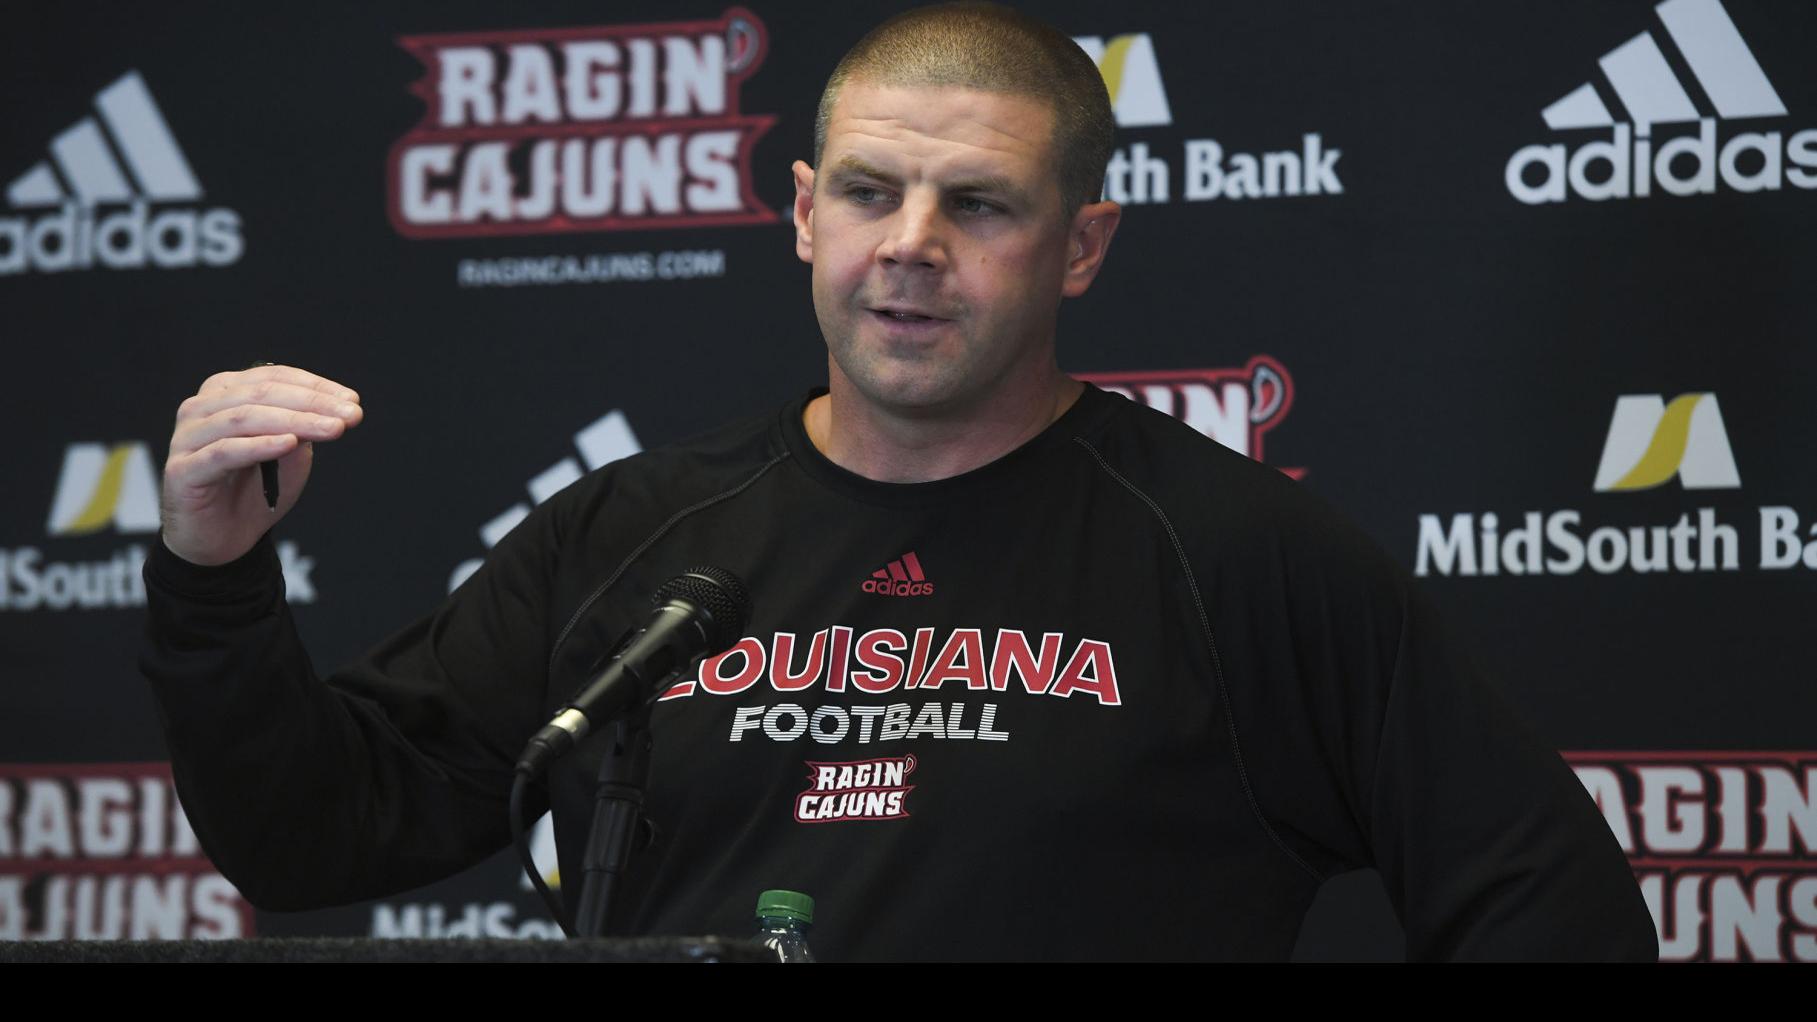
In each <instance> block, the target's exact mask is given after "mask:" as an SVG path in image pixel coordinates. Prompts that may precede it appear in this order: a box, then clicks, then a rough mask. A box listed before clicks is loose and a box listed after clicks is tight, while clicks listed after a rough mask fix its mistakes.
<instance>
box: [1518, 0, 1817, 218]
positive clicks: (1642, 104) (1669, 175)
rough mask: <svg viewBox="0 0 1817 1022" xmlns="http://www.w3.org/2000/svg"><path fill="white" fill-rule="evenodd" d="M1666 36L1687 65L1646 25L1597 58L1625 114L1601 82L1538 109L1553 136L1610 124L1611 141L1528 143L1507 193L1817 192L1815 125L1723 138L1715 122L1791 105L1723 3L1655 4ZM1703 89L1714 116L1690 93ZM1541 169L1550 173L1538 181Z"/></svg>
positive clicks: (1546, 196)
mask: <svg viewBox="0 0 1817 1022" xmlns="http://www.w3.org/2000/svg"><path fill="white" fill-rule="evenodd" d="M1654 13H1655V14H1657V15H1658V16H1659V20H1660V23H1661V24H1663V25H1664V26H1665V34H1664V36H1663V39H1665V40H1666V41H1668V42H1669V44H1670V46H1671V47H1672V48H1674V49H1675V50H1676V51H1677V55H1678V56H1679V57H1680V58H1681V59H1682V61H1683V64H1684V66H1685V67H1686V68H1687V69H1688V71H1689V74H1688V76H1686V77H1688V80H1689V81H1688V82H1687V81H1686V79H1685V78H1681V76H1680V74H1679V73H1678V72H1676V71H1674V70H1673V65H1672V62H1671V60H1670V58H1668V56H1667V53H1666V50H1665V49H1662V48H1661V38H1662V37H1660V36H1658V35H1656V34H1655V33H1654V32H1651V31H1646V32H1641V33H1640V34H1638V35H1636V36H1634V37H1633V38H1631V39H1629V40H1628V41H1627V42H1625V43H1622V44H1621V45H1620V46H1617V47H1615V48H1614V49H1613V50H1610V51H1609V52H1607V53H1605V54H1603V56H1602V57H1601V58H1600V59H1599V60H1598V61H1597V64H1598V66H1599V67H1601V68H1602V72H1603V76H1604V78H1605V79H1606V80H1607V86H1608V89H1609V94H1610V95H1611V96H1612V97H1613V98H1614V100H1615V101H1616V102H1617V104H1618V105H1619V106H1620V107H1621V108H1622V110H1624V111H1625V112H1626V115H1627V118H1628V120H1626V121H1618V120H1617V119H1616V118H1615V115H1614V114H1612V113H1611V112H1610V110H1609V104H1608V103H1606V102H1605V101H1604V100H1605V95H1604V93H1603V92H1601V91H1599V90H1598V88H1597V83H1596V82H1594V81H1590V82H1585V83H1584V84H1582V85H1580V86H1578V87H1577V88H1575V89H1573V90H1571V91H1570V92H1569V93H1567V94H1566V95H1565V96H1564V97H1563V98H1561V99H1559V100H1557V101H1556V102H1554V103H1552V104H1551V105H1549V106H1547V107H1545V109H1543V110H1542V111H1541V112H1540V116H1541V119H1543V120H1544V121H1545V122H1546V126H1547V127H1548V128H1551V129H1553V130H1555V131H1571V130H1580V129H1592V128H1607V129H1610V131H1611V136H1610V138H1609V140H1608V141H1595V142H1588V143H1585V144H1584V145H1581V146H1579V147H1578V148H1577V149H1575V150H1574V151H1571V152H1569V153H1567V150H1566V147H1565V146H1564V145H1562V144H1553V145H1530V146H1527V147H1525V148H1523V149H1521V150H1520V151H1518V152H1516V153H1515V154H1514V156H1513V158H1511V159H1510V160H1509V161H1508V166H1507V170H1506V175H1505V177H1506V183H1507V186H1508V191H1509V192H1510V193H1511V194H1512V195H1513V196H1514V197H1515V198H1517V199H1519V200H1521V201H1522V202H1526V203H1530V204H1535V205H1537V204H1540V203H1545V202H1563V201H1564V200H1565V199H1566V198H1567V197H1568V196H1569V195H1571V194H1576V195H1577V196H1578V197H1580V198H1585V199H1590V200H1592V201H1600V200H1603V199H1627V198H1646V197H1647V196H1649V195H1652V194H1653V190H1654V187H1655V186H1657V187H1658V188H1659V190H1660V191H1662V192H1664V193H1667V194H1670V195H1696V194H1711V193H1713V192H1715V191H1716V189H1717V185H1718V182H1720V183H1721V184H1723V185H1726V186H1727V187H1729V188H1731V189H1733V190H1735V191H1738V192H1759V191H1779V190H1780V189H1781V188H1783V187H1784V186H1785V185H1787V184H1790V185H1792V186H1793V187H1795V188H1803V189H1812V188H1817V130H1805V131H1799V132H1797V133H1796V134H1793V135H1791V137H1790V138H1785V137H1783V136H1782V133H1781V132H1779V131H1769V132H1742V133H1739V134H1735V135H1734V136H1733V137H1731V138H1729V139H1727V140H1726V141H1724V142H1723V144H1722V145H1721V146H1720V148H1719V147H1718V145H1717V137H1716V122H1717V120H1718V119H1720V120H1723V121H1732V120H1740V119H1749V118H1763V117H1784V116H1786V115H1787V111H1786V106H1785V101H1784V100H1782V99H1781V98H1780V96H1779V92H1778V91H1777V90H1776V89H1774V88H1773V83H1772V82H1771V81H1770V80H1769V79H1768V78H1767V73H1766V70H1765V69H1764V68H1762V67H1761V65H1760V61H1759V60H1758V59H1757V58H1756V57H1755V56H1754V52H1753V51H1752V50H1750V49H1749V48H1748V44H1747V42H1746V41H1745V40H1743V39H1742V36H1741V31H1740V29H1738V28H1736V27H1735V22H1734V20H1733V19H1731V18H1730V17H1729V12H1728V11H1727V10H1725V9H1724V8H1723V6H1722V3H1721V0H1665V2H1664V3H1661V4H1659V5H1658V6H1657V7H1655V8H1654ZM1687 84H1690V85H1694V86H1695V87H1696V89H1697V90H1698V91H1699V92H1701V93H1702V95H1703V97H1704V100H1705V103H1706V105H1707V109H1711V110H1714V111H1715V114H1716V116H1715V117H1708V116H1705V115H1704V113H1703V111H1702V110H1701V109H1700V108H1699V105H1698V102H1697V100H1695V99H1693V98H1692V94H1691V92H1690V90H1689V89H1687ZM1662 124H1696V125H1697V126H1698V130H1697V134H1695V135H1680V136H1678V137H1674V138H1670V139H1665V140H1659V139H1655V138H1654V137H1653V127H1654V125H1662ZM1541 174H1543V177H1542V176H1541Z"/></svg>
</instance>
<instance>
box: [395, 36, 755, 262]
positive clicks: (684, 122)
mask: <svg viewBox="0 0 1817 1022" xmlns="http://www.w3.org/2000/svg"><path fill="white" fill-rule="evenodd" d="M398 43H399V44H400V45H401V46H403V48H404V49H406V50H408V51H409V52H410V54H411V55H412V56H414V57H415V58H416V59H417V60H419V61H421V62H422V64H423V66H424V68H426V69H427V74H425V76H424V77H423V78H422V79H421V80H420V81H418V82H417V83H416V85H415V86H414V87H413V89H412V91H413V92H414V93H415V94H416V95H417V96H419V97H421V99H422V100H423V102H424V104H426V105H427V107H428V110H427V112H426V113H425V114H424V116H423V119H422V121H421V122H419V123H418V124H417V126H416V127H414V128H412V129H411V130H410V131H409V132H408V133H407V134H405V135H404V136H403V137H402V138H401V139H399V140H398V141H397V143H396V144H395V145H393V146H392V149H391V156H390V165H389V170H388V171H387V175H386V176H387V182H388V184H387V188H388V191H389V193H390V194H389V198H390V212H391V223H392V225H393V226H394V227H395V228H396V229H397V231H398V233H399V234H402V235H404V236H405V237H409V238H458V237H475V236H493V235H505V234H553V233H563V232H573V231H612V230H641V229H645V228H652V227H703V226H709V225H720V226H723V225H730V224H766V223H772V222H774V221H776V220H777V219H778V217H777V214H776V212H775V211H774V210H772V209H770V208H769V207H767V206H765V205H764V204H763V203H762V202H760V201H758V199H757V196H756V193H755V192H754V191H753V189H752V176H751V154H752V150H753V149H754V147H755V146H756V144H757V140H758V139H759V138H760V137H762V135H763V134H764V133H765V132H766V131H768V130H769V129H770V127H771V126H772V125H774V124H775V123H776V118H775V117H774V116H772V115H750V114H745V113H742V112H740V109H739V89H740V87H741V86H742V85H743V83H744V81H745V80H746V79H747V78H749V77H750V76H751V75H752V74H753V73H754V72H756V70H757V69H758V67H759V66H761V65H762V63H763V58H764V55H765V53H766V50H767V40H766V36H765V32H764V27H763V23H762V22H760V21H758V20H757V17H756V16H755V15H753V14H751V13H750V12H749V11H746V10H744V9H742V8H732V9H730V10H728V11H726V12H725V13H724V14H722V15H721V16H720V17H719V18H718V19H716V20H711V21H689V22H673V23H669V24H659V25H612V26H603V27H594V28H555V29H527V30H514V31H494V32H463V33H454V34H448V35H425V36H406V37H403V38H400V39H399V40H398Z"/></svg>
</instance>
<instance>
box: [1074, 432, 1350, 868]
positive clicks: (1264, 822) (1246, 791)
mask: <svg viewBox="0 0 1817 1022" xmlns="http://www.w3.org/2000/svg"><path fill="white" fill-rule="evenodd" d="M1073 442H1074V443H1076V444H1078V445H1079V446H1080V447H1083V448H1085V450H1086V452H1087V453H1089V454H1090V455H1091V456H1092V460H1094V461H1096V462H1097V463H1098V467H1099V468H1101V469H1103V470H1104V473H1105V474H1106V475H1108V476H1110V477H1111V478H1112V479H1113V480H1115V481H1116V482H1117V483H1118V484H1119V485H1121V486H1122V487H1123V488H1124V489H1126V490H1128V491H1129V492H1130V493H1132V494H1134V495H1135V496H1136V499H1138V500H1140V501H1142V503H1144V504H1146V505H1148V509H1149V511H1151V512H1153V513H1154V516H1155V518H1156V519H1157V520H1158V521H1159V522H1160V523H1161V528H1162V529H1163V530H1165V531H1166V533H1167V539H1168V541H1169V542H1170V543H1172V544H1173V551H1174V556H1175V557H1176V558H1178V559H1179V562H1180V571H1181V572H1182V573H1183V574H1184V575H1185V576H1186V588H1187V589H1188V590H1189V591H1190V592H1191V593H1192V605H1193V609H1194V610H1195V611H1197V612H1198V615H1199V629H1200V631H1201V632H1202V633H1203V634H1204V636H1205V647H1206V649H1207V650H1209V651H1210V653H1211V670H1212V675H1213V680H1214V681H1215V682H1216V684H1217V688H1218V698H1219V700H1220V701H1221V702H1222V703H1223V704H1224V722H1225V725H1226V728H1227V730H1228V731H1229V733H1230V751H1231V755H1232V757H1233V758H1234V759H1235V761H1236V766H1237V780H1238V783H1239V785H1240V786H1241V787H1242V789H1243V799H1244V801H1245V802H1247V803H1248V804H1249V811H1250V813H1251V814H1252V815H1254V816H1255V818H1256V822H1257V823H1259V824H1260V825H1261V827H1262V831H1263V832H1264V833H1265V834H1267V835H1268V839H1269V840H1270V841H1272V842H1273V843H1274V846H1275V847H1276V848H1278V849H1280V851H1281V854H1283V855H1285V856H1287V858H1289V859H1291V860H1293V863H1294V865H1296V866H1298V867H1300V868H1301V869H1302V870H1305V871H1306V873H1307V874H1309V875H1310V876H1311V877H1312V878H1313V879H1314V880H1316V881H1319V882H1321V883H1322V882H1324V880H1325V876H1324V874H1322V873H1320V872H1319V871H1318V870H1316V869H1314V868H1313V867H1312V866H1311V865H1310V864H1308V863H1307V862H1306V860H1305V859H1303V858H1301V857H1300V856H1299V855H1298V854H1297V853H1295V852H1294V850H1293V849H1292V848H1289V847H1288V846H1287V842H1286V841H1284V840H1282V838H1281V836H1280V834H1279V833H1277V832H1276V831H1275V829H1274V825H1273V824H1271V823H1269V822H1268V817H1267V815H1266V814H1264V813H1263V812H1262V806H1261V803H1260V802H1258V801H1257V800H1256V796H1255V789H1254V788H1253V787H1251V786H1250V783H1249V768H1248V767H1247V766H1246V765H1245V764H1244V762H1243V747H1242V744H1241V742H1240V741H1239V740H1238V738H1237V718H1236V710H1235V707H1234V706H1233V704H1232V702H1231V699H1230V687H1229V685H1227V684H1226V683H1225V680H1224V661H1223V657H1221V656H1220V655H1219V653H1218V643H1217V639H1216V637H1215V636H1213V634H1212V631H1211V618H1210V616H1209V615H1208V614H1206V612H1205V601H1204V600H1203V599H1202V598H1201V597H1200V595H1199V583H1198V579H1197V578H1195V577H1194V575H1193V572H1192V562H1191V561H1190V560H1189V559H1188V558H1187V556H1186V547H1185V545H1184V544H1182V543H1181V542H1180V536H1179V533H1177V532H1175V531H1174V527H1173V522H1172V521H1170V520H1169V519H1168V517H1167V512H1165V511H1163V510H1162V509H1161V505H1160V504H1158V503H1156V502H1155V500H1154V498H1152V497H1150V496H1149V495H1148V494H1147V493H1145V492H1143V490H1142V489H1141V488H1139V487H1138V486H1136V484H1134V483H1132V482H1130V481H1129V480H1128V479H1126V478H1124V477H1123V474H1122V473H1120V472H1118V471H1117V470H1116V469H1114V468H1112V467H1111V466H1110V462H1108V461H1106V460H1105V458H1104V455H1102V454H1100V453H1099V452H1098V449H1097V448H1096V447H1094V446H1092V443H1091V441H1089V440H1087V439H1086V438H1084V437H1082V436H1074V437H1073Z"/></svg>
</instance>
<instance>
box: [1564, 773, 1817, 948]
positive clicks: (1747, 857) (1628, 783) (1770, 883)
mask: <svg viewBox="0 0 1817 1022" xmlns="http://www.w3.org/2000/svg"><path fill="white" fill-rule="evenodd" d="M1565 759H1566V760H1567V761H1568V762H1570V764H1571V768H1572V769H1573V770H1575V771H1576V772H1577V778H1578V780H1580V781H1582V782H1583V785H1584V787H1585V788H1587V789H1589V792H1590V795H1591V797H1592V798H1594V799H1595V800H1596V804H1597V807H1598V808H1600V809H1601V810H1602V814H1603V818H1604V819H1605V820H1607V821H1608V823H1609V829H1610V830H1612V831H1613V832H1614V833H1615V839H1616V841H1618V842H1619V843H1620V844H1621V847H1622V850H1623V851H1625V852H1627V853H1628V858H1629V861H1630V863H1631V864H1632V865H1633V867H1634V876H1635V878H1636V879H1637V880H1638V881H1639V882H1640V890H1641V893H1642V894H1643V895H1644V896H1645V897H1646V900H1647V908H1648V909H1649V910H1651V911H1652V913H1653V922H1654V925H1655V926H1656V927H1657V929H1658V932H1659V957H1660V960H1662V961H1679V962H1682V961H1717V962H1732V961H1742V960H1748V961H1766V962H1782V961H1795V962H1817V855H1814V854H1813V853H1817V752H1569V753H1565Z"/></svg>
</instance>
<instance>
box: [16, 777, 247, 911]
mask: <svg viewBox="0 0 1817 1022" xmlns="http://www.w3.org/2000/svg"><path fill="white" fill-rule="evenodd" d="M252 919H253V917H252V906H251V905H248V904H247V903H246V901H245V899H243V898H241V897H240V892H238V891H236V890H234V887H233V885H232V884H230V883H228V882H227V880H226V878H224V877H222V876H221V874H220V873H218V872H216V871H215V868H214V865H213V864H212V863H210V862H209V861H208V859H207V858H205V857H204V856H203V855H202V849H201V847H200V845H199V844H198V843H197V841H196V835H195V832H194V831H192V830H190V829H189V821H188V820H187V819H186V818H185V817H184V815H183V809H182V807H181V806H179V805H178V804H177V794H176V789H175V788H174V787H173V786H172V784H171V780H170V768H169V767H168V766H166V765H165V764H163V763H104V764H96V765H78V764H71V763H45V764H28V763H7V764H0V940H125V939H130V940H180V939H184V938H207V937H245V936H250V935H251V934H252Z"/></svg>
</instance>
